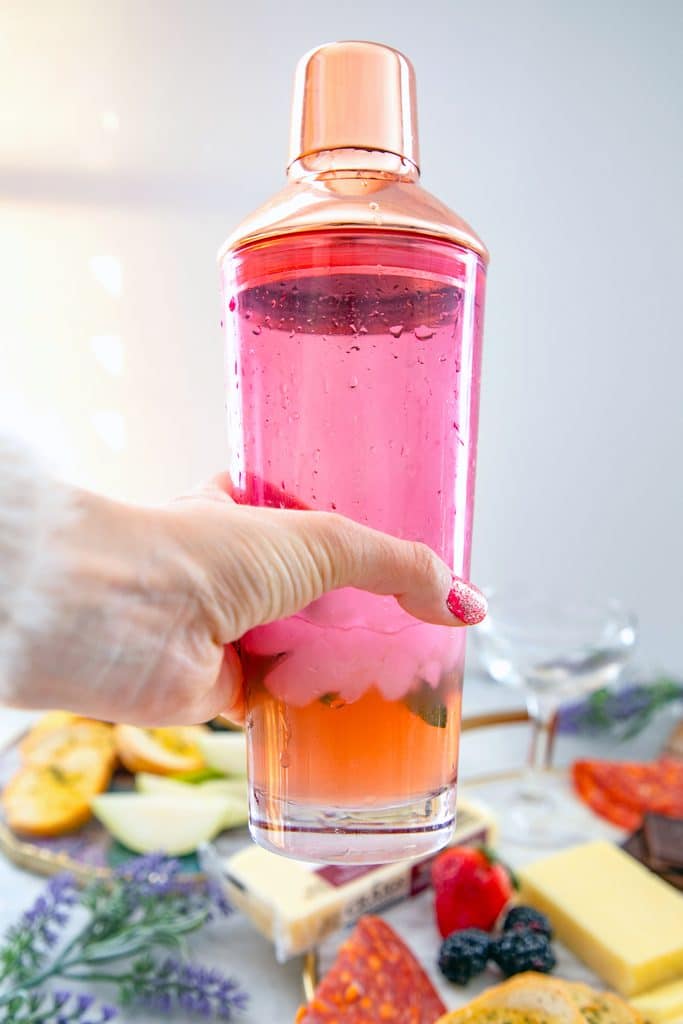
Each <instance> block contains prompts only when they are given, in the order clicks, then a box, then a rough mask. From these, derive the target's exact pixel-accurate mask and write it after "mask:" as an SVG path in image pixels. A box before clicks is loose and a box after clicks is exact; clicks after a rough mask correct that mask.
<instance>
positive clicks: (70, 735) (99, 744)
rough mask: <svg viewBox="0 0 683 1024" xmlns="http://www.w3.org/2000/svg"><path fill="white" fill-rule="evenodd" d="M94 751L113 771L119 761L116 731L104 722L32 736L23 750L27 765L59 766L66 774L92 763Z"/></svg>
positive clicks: (71, 725)
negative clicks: (115, 763) (117, 758)
mask: <svg viewBox="0 0 683 1024" xmlns="http://www.w3.org/2000/svg"><path fill="white" fill-rule="evenodd" d="M92 751H96V752H97V753H98V754H99V756H100V758H101V759H102V761H103V762H104V763H107V764H108V765H109V768H110V769H112V768H113V765H114V761H115V760H116V746H115V743H114V732H113V729H112V728H111V726H109V725H104V724H103V723H102V722H93V721H88V720H86V719H77V720H75V721H73V722H71V723H69V724H67V725H62V726H59V727H58V728H55V729H51V730H47V731H43V732H40V733H37V734H35V735H30V734H29V736H27V737H26V739H25V740H24V742H23V744H22V748H21V754H22V760H23V761H24V764H27V765H29V764H30V765H34V766H35V767H43V768H47V767H49V766H50V765H56V766H57V767H59V768H63V769H64V770H65V771H79V770H80V766H81V765H82V764H90V763H92ZM83 752H85V753H83Z"/></svg>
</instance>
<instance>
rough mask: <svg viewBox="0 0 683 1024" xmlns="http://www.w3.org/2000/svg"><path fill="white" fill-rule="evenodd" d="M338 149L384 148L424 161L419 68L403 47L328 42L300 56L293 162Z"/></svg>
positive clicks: (291, 148)
mask: <svg viewBox="0 0 683 1024" xmlns="http://www.w3.org/2000/svg"><path fill="white" fill-rule="evenodd" d="M335 149H366V150H381V151H383V152H386V153H394V154H396V155H397V156H399V157H402V158H403V159H405V160H409V161H410V162H411V163H412V164H414V165H415V167H419V152H418V137H417V104H416V97H415V72H414V70H413V66H412V64H411V63H410V61H409V60H408V58H407V57H405V56H404V55H403V54H402V53H399V51H398V50H394V49H392V47H390V46H382V45H380V44H379V43H368V42H343V43H328V44H326V45H324V46H320V47H317V48H316V49H314V50H311V51H310V52H309V53H307V54H306V55H305V56H304V57H302V58H301V60H300V61H299V64H298V66H297V69H296V76H295V80H294V97H293V101H292V122H291V136H290V149H289V165H290V166H291V164H293V163H294V161H295V160H299V159H301V158H302V157H305V156H309V155H311V154H313V153H320V152H322V151H325V150H335Z"/></svg>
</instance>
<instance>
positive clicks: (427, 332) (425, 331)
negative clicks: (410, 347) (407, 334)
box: [413, 324, 434, 341]
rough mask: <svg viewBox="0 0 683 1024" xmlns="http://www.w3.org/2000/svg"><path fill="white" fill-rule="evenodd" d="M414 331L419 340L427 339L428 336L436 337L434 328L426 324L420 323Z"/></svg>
mask: <svg viewBox="0 0 683 1024" xmlns="http://www.w3.org/2000/svg"><path fill="white" fill-rule="evenodd" d="M413 333H414V334H415V337H416V338H417V339H418V340H419V341H427V339H428V338H433V337H434V330H433V328H432V327H427V325H426V324H419V325H418V326H417V327H416V328H415V331H414V332H413Z"/></svg>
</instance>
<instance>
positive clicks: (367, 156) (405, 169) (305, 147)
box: [219, 42, 488, 263]
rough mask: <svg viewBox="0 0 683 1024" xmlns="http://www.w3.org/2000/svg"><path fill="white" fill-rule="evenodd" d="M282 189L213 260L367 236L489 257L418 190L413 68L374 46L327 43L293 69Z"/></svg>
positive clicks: (470, 233)
mask: <svg viewBox="0 0 683 1024" xmlns="http://www.w3.org/2000/svg"><path fill="white" fill-rule="evenodd" d="M290 161H291V162H290V164H289V167H288V178H289V184H288V185H287V187H286V188H284V189H283V190H282V191H281V192H280V193H278V194H277V195H276V196H274V197H273V198H272V199H270V200H269V201H268V202H267V203H266V204H265V205H264V206H262V207H261V208H260V209H258V210H256V211H255V212H254V213H252V214H251V216H249V217H247V218H246V220H244V221H242V223H241V224H240V225H239V226H238V227H237V228H236V229H235V230H234V231H233V232H232V234H231V235H230V236H229V237H228V239H227V240H226V242H225V244H224V245H223V247H222V248H221V250H220V253H219V260H222V259H224V258H225V256H226V254H228V253H230V252H233V251H234V250H236V249H241V248H242V247H243V246H245V245H252V244H254V243H257V242H263V241H266V240H267V239H270V238H276V237H280V236H286V235H291V234H295V233H297V232H302V231H324V230H329V229H334V228H360V229H363V228H369V229H372V230H375V231H376V230H378V229H379V230H382V231H396V232H402V233H410V234H416V235H424V236H427V237H431V238H444V239H446V240H448V241H451V242H455V243H456V244H457V245H461V246H464V247H465V248H466V249H472V250H473V251H474V252H476V253H478V254H479V256H480V257H481V258H482V260H483V261H484V262H485V263H488V252H487V250H486V246H485V245H484V243H483V242H482V241H481V239H480V238H479V237H478V236H477V235H476V234H475V232H474V231H473V230H472V228H471V227H470V226H469V225H468V224H467V223H466V222H465V221H464V220H463V219H462V218H461V217H458V215H457V214H455V213H453V211H452V210H449V209H448V207H447V206H444V204H443V203H441V202H439V200H438V199H436V198H435V197H434V196H432V195H430V194H429V192H426V191H425V190H424V189H422V188H421V187H420V185H419V184H418V178H419V173H420V172H419V169H418V147H417V115H416V105H415V77H414V73H413V69H412V65H411V64H410V63H409V61H408V60H407V59H406V58H405V57H404V56H403V54H401V53H399V52H398V51H397V50H392V49H391V48H390V47H388V46H380V45H379V44H377V43H361V42H354V43H331V44H329V45H328V46H322V47H320V48H319V49H317V50H313V51H311V53H309V54H307V55H306V56H305V57H304V58H303V59H302V61H300V63H299V67H298V70H297V75H296V80H295V88H294V105H293V117H292V137H291V152H290Z"/></svg>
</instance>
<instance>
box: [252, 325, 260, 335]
mask: <svg viewBox="0 0 683 1024" xmlns="http://www.w3.org/2000/svg"><path fill="white" fill-rule="evenodd" d="M251 333H252V334H257V335H258V334H260V333H261V328H260V327H259V325H258V324H256V327H252V329H251Z"/></svg>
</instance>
